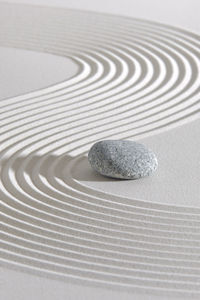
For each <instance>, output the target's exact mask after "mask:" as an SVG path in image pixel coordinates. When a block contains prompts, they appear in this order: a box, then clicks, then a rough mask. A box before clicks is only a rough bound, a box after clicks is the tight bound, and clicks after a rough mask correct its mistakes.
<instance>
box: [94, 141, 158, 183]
mask: <svg viewBox="0 0 200 300" xmlns="http://www.w3.org/2000/svg"><path fill="white" fill-rule="evenodd" d="M88 160H89V163H90V165H91V167H92V168H93V169H94V170H95V171H97V172H98V173H100V174H101V175H105V176H108V177H112V178H120V179H138V178H141V177H145V176H148V175H150V174H151V173H152V172H153V171H155V170H156V168H157V166H158V161H157V158H156V156H155V154H154V153H153V152H152V151H151V150H149V149H147V148H146V147H145V146H144V145H142V144H139V143H136V142H133V141H128V140H104V141H100V142H97V143H95V144H94V145H93V146H92V148H91V149H90V151H89V154H88Z"/></svg>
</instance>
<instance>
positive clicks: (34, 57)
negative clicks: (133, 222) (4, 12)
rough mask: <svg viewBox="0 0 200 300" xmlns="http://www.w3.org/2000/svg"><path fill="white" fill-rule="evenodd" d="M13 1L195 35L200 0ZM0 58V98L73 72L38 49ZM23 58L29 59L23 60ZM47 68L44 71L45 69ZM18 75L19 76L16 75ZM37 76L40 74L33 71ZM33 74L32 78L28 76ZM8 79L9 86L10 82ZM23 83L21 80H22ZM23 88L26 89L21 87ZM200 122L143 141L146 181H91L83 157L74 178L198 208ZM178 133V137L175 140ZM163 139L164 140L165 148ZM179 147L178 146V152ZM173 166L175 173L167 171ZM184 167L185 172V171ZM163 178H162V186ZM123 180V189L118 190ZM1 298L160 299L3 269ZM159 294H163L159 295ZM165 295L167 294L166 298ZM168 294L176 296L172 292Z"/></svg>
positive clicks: (3, 52)
mask: <svg viewBox="0 0 200 300" xmlns="http://www.w3.org/2000/svg"><path fill="white" fill-rule="evenodd" d="M4 2H12V3H28V4H41V5H51V6H61V7H62V6H63V7H68V8H75V9H83V10H91V11H97V12H105V13H113V14H119V15H125V16H131V17H136V18H145V19H149V20H153V21H158V22H162V23H166V24H168V25H174V26H177V27H182V28H184V29H187V30H190V31H192V32H195V33H197V34H199V32H200V22H199V11H200V2H199V1H198V0H196V1H195V0H193V1H181V0H180V1H178V0H176V1H172V0H170V1H165V2H163V1H155V0H147V1H144V0H142V1H133V0H130V1H127V0H126V1H125V0H123V1H121V0H120V1H88V0H87V1H69V0H66V1H47V0H46V1H44V0H43V1H42V0H41V1H39V0H37V1H31V0H29V1H28V0H27V1H4ZM0 56H1V58H2V57H3V60H2V62H1V69H0V77H1V78H2V79H3V81H2V80H1V83H0V85H1V84H2V82H3V84H2V86H3V89H1V91H0V99H4V98H7V97H10V96H14V95H19V94H20V91H21V93H22V94H23V93H25V92H28V91H33V90H35V89H40V88H41V87H46V86H49V85H52V84H54V83H58V82H60V81H64V80H66V79H67V78H68V77H71V76H73V75H75V74H76V71H77V67H76V66H75V65H74V64H73V62H71V61H66V59H62V58H60V57H56V56H51V55H48V54H38V53H37V54H36V53H31V52H30V51H25V50H11V49H9V50H8V51H7V50H5V49H3V48H0ZM22 56H23V57H24V64H18V59H20V57H22ZM26 58H27V59H26ZM11 63H12V65H13V64H15V68H14V72H12V73H9V72H10V70H11V68H10V67H9V66H11ZM55 65H56V66H59V72H57V73H56V74H55V73H53V71H52V70H53V68H54V66H55ZM41 66H42V70H48V72H47V73H48V76H46V74H45V72H44V71H42V72H39V70H40V71H41ZM19 74H20V76H19ZM37 75H38V76H37ZM31 78H34V79H35V78H36V80H33V81H32V80H31ZM11 80H12V88H11V87H10V85H9V84H10V81H11ZM24 83H25V85H24ZM24 88H25V89H24ZM199 128H200V121H199V120H196V121H194V122H192V123H189V124H187V125H184V129H183V127H177V128H175V129H173V130H171V131H167V132H165V133H162V134H160V138H158V136H153V137H149V138H145V139H144V140H143V141H144V142H145V143H146V144H147V145H149V146H150V147H151V148H153V149H154V151H155V152H156V153H157V155H158V158H159V161H160V166H159V169H158V171H157V173H156V174H155V177H154V178H152V179H150V180H146V179H144V180H142V181H140V182H137V183H134V184H133V183H132V182H126V183H125V184H126V188H124V182H123V183H122V182H117V183H116V182H115V181H112V182H111V181H107V180H105V181H101V180H100V179H99V178H98V176H97V177H96V179H95V180H94V178H92V177H91V174H90V171H89V169H88V165H87V162H86V161H83V162H82V164H83V165H82V166H78V167H84V168H85V170H86V171H87V172H88V174H87V177H88V178H87V180H85V177H84V176H83V174H81V173H80V172H79V168H78V169H75V170H74V174H73V175H74V178H75V179H77V180H79V181H80V182H83V183H84V184H85V185H88V186H89V187H92V188H94V189H98V190H100V191H106V192H108V193H111V194H116V195H120V196H124V197H129V198H130V197H134V198H136V199H141V200H143V199H144V200H148V201H151V200H154V202H157V203H162V204H165V203H167V204H174V205H177V206H193V207H200V204H199V203H200V202H199V195H200V189H199V183H198V182H199V177H200V157H199V153H198V151H197V149H198V148H199V145H200V138H199V134H198V132H199ZM177 136H178V139H177ZM166 144H167V145H168V148H167V152H166ZM180 149H181V151H180ZM172 166H173V172H171V170H172ZM80 169H81V168H80ZM185 169H187V172H185ZM163 181H164V182H165V183H166V184H165V185H163V184H162V183H163ZM122 185H123V189H122ZM0 276H1V279H0V280H1V282H0V284H1V288H0V299H5V300H10V299H13V298H15V299H18V300H21V299H50V300H51V299H59V300H61V299H77V300H79V299H80V300H82V299H83V300H84V299H97V300H98V299H125V300H126V299H127V300H128V299H139V300H140V299H159V297H158V296H155V295H140V294H136V295H134V297H133V295H130V294H128V293H121V292H114V291H109V290H102V289H99V288H90V287H83V286H78V285H71V284H68V285H66V283H63V282H59V281H56V280H50V279H47V278H39V277H37V276H34V275H28V274H25V273H21V272H18V271H14V270H13V271H11V270H8V269H4V268H2V269H1V273H0ZM160 299H165V297H162V298H160ZM166 299H169V298H168V297H166ZM171 299H177V298H173V297H171Z"/></svg>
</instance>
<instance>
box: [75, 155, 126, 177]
mask: <svg viewBox="0 0 200 300" xmlns="http://www.w3.org/2000/svg"><path fill="white" fill-rule="evenodd" d="M72 177H73V178H74V179H75V180H77V181H96V182H109V181H110V182H112V181H127V180H128V179H117V178H111V177H107V176H103V175H101V174H99V173H97V172H96V171H95V170H93V169H92V167H91V166H90V163H89V162H88V158H87V156H83V157H81V158H80V160H79V163H77V164H76V166H75V168H74V170H73V176H72Z"/></svg>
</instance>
